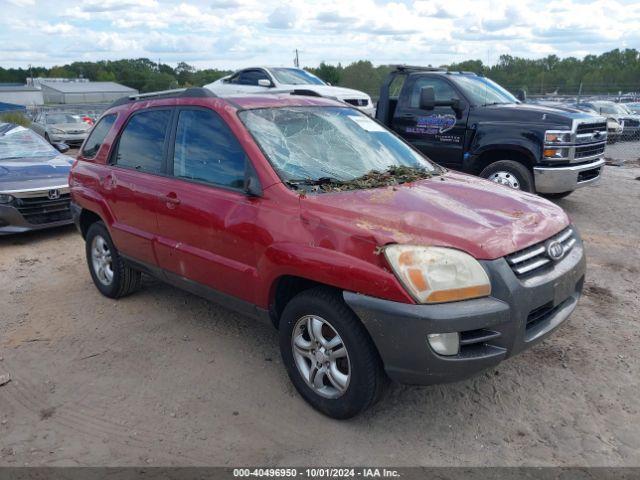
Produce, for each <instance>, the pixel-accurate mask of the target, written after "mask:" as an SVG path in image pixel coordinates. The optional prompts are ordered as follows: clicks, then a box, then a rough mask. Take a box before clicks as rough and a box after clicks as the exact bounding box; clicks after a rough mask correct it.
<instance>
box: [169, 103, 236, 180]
mask: <svg viewBox="0 0 640 480" xmlns="http://www.w3.org/2000/svg"><path fill="white" fill-rule="evenodd" d="M247 161H248V160H247V156H246V155H245V153H244V150H243V149H242V147H241V146H240V143H239V142H238V140H237V139H236V137H235V136H234V135H233V133H232V132H231V130H230V129H229V127H228V126H227V124H226V123H225V122H224V120H222V119H221V118H220V117H219V116H218V114H217V113H215V112H213V111H211V110H182V111H181V112H180V115H179V117H178V127H177V130H176V144H175V150H174V154H173V175H174V176H176V177H178V178H186V179H189V180H199V181H203V182H207V183H212V184H215V185H222V186H225V187H232V188H242V187H243V185H244V174H245V165H246V163H247Z"/></svg>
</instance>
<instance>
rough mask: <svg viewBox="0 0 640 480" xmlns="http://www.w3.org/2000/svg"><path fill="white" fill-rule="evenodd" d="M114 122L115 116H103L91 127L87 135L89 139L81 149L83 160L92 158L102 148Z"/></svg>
mask: <svg viewBox="0 0 640 480" xmlns="http://www.w3.org/2000/svg"><path fill="white" fill-rule="evenodd" d="M115 121H116V115H115V113H114V114H111V115H105V116H104V117H102V118H101V119H100V121H99V122H98V123H97V124H96V126H95V127H93V130H91V133H90V134H89V138H87V141H86V142H85V143H84V147H83V148H82V156H83V157H85V158H93V157H95V156H96V154H97V153H98V150H100V147H101V146H102V142H104V139H105V137H106V136H107V133H109V130H111V127H112V126H113V122H115Z"/></svg>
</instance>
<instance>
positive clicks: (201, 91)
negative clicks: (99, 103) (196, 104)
mask: <svg viewBox="0 0 640 480" xmlns="http://www.w3.org/2000/svg"><path fill="white" fill-rule="evenodd" d="M185 97H186V98H206V97H210V98H216V97H217V95H216V94H215V93H213V92H212V91H211V90H209V89H208V88H203V87H190V88H175V89H172V90H161V91H158V92H148V93H136V94H135V95H129V96H127V97H122V98H119V99H118V100H116V101H115V102H113V103H112V104H111V106H110V107H109V108H113V107H117V106H120V105H125V104H127V103H131V102H137V101H140V100H154V99H160V98H185Z"/></svg>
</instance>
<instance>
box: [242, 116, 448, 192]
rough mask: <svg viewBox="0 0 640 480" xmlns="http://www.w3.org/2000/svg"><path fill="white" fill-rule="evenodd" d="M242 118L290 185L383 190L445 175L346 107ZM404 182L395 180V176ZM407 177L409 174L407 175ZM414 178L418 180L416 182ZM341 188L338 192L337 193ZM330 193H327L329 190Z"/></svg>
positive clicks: (379, 126) (403, 144)
mask: <svg viewBox="0 0 640 480" xmlns="http://www.w3.org/2000/svg"><path fill="white" fill-rule="evenodd" d="M239 115H240V119H241V120H242V122H243V123H244V125H245V126H246V127H247V129H248V130H249V131H250V132H251V134H252V135H253V137H254V138H255V139H256V141H257V142H258V144H259V145H260V147H261V148H262V150H263V152H264V153H265V154H266V156H267V157H268V158H269V160H270V162H271V164H272V165H273V167H274V168H275V170H276V171H277V173H278V175H279V176H280V178H282V180H283V181H284V182H286V183H289V184H295V183H301V184H311V185H313V184H314V183H313V182H320V183H322V182H323V180H326V181H329V182H333V183H335V184H338V183H340V182H342V183H351V187H348V188H347V187H345V188H343V189H351V188H352V187H353V182H354V181H356V183H358V181H360V183H358V185H357V186H356V187H353V188H369V187H372V186H382V184H381V183H380V182H379V181H374V179H372V175H373V176H375V175H386V177H385V178H387V179H388V180H390V182H389V183H388V184H394V183H403V182H404V181H411V180H418V179H420V178H426V177H429V176H431V175H433V174H437V173H440V171H441V170H440V167H437V166H435V165H434V164H432V163H431V162H429V161H428V160H427V159H426V158H425V157H423V156H422V155H421V154H419V153H418V152H416V151H415V150H413V149H412V148H411V147H410V146H409V145H407V144H406V143H405V142H403V141H402V140H400V139H399V138H398V137H396V136H395V135H394V134H393V133H391V132H390V131H388V130H387V129H386V128H385V127H383V126H381V125H380V124H379V123H377V122H376V121H374V120H373V119H371V118H369V117H367V116H366V115H364V114H362V113H360V112H358V111H357V110H355V109H352V108H346V107H283V108H264V109H256V110H245V111H243V112H240V114H239ZM400 173H401V174H402V175H403V177H402V178H403V179H405V178H409V177H411V178H410V179H408V180H398V178H396V179H393V178H392V177H393V176H394V175H398V174H400ZM407 175H408V176H407ZM414 177H415V178H414ZM338 189H339V188H336V190H338ZM325 190H326V189H325Z"/></svg>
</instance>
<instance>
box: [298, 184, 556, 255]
mask: <svg viewBox="0 0 640 480" xmlns="http://www.w3.org/2000/svg"><path fill="white" fill-rule="evenodd" d="M301 208H302V212H301V214H302V216H303V218H305V219H306V220H314V222H313V224H318V223H323V224H325V225H326V226H329V227H330V228H339V229H340V230H341V231H343V232H353V234H354V235H358V236H366V237H369V238H371V237H373V240H374V241H375V243H376V244H377V245H385V244H388V243H405V244H416V245H439V246H446V247H453V248H457V249H460V250H463V251H465V252H467V253H469V254H470V255H472V256H474V257H475V258H477V259H485V260H492V259H495V258H499V257H502V256H504V255H507V254H509V253H513V252H515V251H517V250H521V249H523V248H525V247H528V246H530V245H533V244H535V243H538V242H540V241H542V240H545V239H547V238H548V237H550V236H552V235H554V234H555V233H558V232H559V231H561V230H562V229H563V228H565V227H566V226H567V225H569V219H568V217H567V215H566V214H565V212H564V211H563V210H562V209H561V208H560V207H558V206H556V205H554V204H553V203H551V202H549V201H547V200H545V199H543V198H540V197H538V196H536V195H532V194H529V193H524V192H520V191H516V190H511V189H509V188H507V187H504V186H501V185H498V184H495V183H492V182H489V181H486V180H482V179H479V178H477V177H472V176H469V175H464V174H459V173H453V172H448V173H446V174H444V175H442V176H437V177H433V178H430V179H427V180H422V181H419V182H413V183H409V184H404V185H400V186H396V187H385V188H376V189H368V190H354V191H348V192H337V193H324V194H317V195H307V196H305V197H302V199H301Z"/></svg>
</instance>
